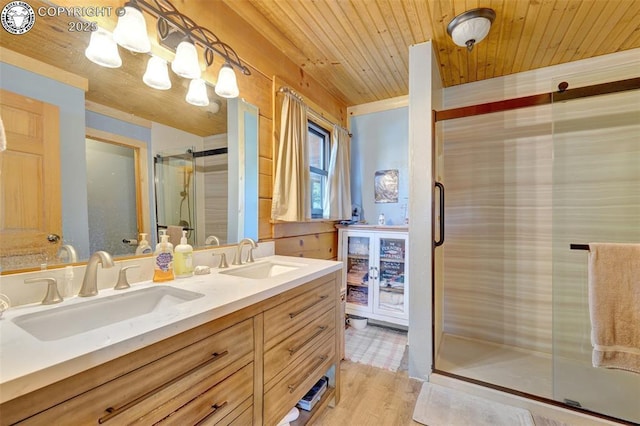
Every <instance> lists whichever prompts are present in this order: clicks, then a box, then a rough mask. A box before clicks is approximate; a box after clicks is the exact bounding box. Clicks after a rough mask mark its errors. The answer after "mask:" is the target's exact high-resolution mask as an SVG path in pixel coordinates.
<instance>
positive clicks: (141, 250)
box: [136, 233, 153, 255]
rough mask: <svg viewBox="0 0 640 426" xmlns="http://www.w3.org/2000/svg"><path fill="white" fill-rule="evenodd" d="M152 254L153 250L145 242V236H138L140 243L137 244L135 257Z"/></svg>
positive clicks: (147, 242)
mask: <svg viewBox="0 0 640 426" xmlns="http://www.w3.org/2000/svg"><path fill="white" fill-rule="evenodd" d="M151 253H153V249H152V248H151V245H150V244H149V241H147V234H144V233H141V234H140V241H139V242H138V248H136V255H138V254H151Z"/></svg>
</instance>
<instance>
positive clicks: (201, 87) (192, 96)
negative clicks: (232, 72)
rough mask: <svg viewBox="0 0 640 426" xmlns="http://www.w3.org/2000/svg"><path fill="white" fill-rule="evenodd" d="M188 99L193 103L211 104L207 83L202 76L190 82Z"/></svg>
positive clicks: (197, 104) (200, 104)
mask: <svg viewBox="0 0 640 426" xmlns="http://www.w3.org/2000/svg"><path fill="white" fill-rule="evenodd" d="M186 100H187V102H188V103H190V104H191V105H195V106H207V105H209V96H208V95H207V85H206V84H205V82H204V80H202V79H201V78H196V79H193V80H191V82H190V83H189V91H188V92H187V97H186Z"/></svg>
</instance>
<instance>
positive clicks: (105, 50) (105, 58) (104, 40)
mask: <svg viewBox="0 0 640 426" xmlns="http://www.w3.org/2000/svg"><path fill="white" fill-rule="evenodd" d="M84 56H86V57H87V59H89V60H90V61H91V62H93V63H95V64H98V65H101V66H103V67H108V68H118V67H120V66H121V65H122V59H121V58H120V53H119V52H118V45H117V44H116V42H115V41H114V40H113V36H112V35H111V33H110V32H109V31H107V30H105V29H103V28H98V30H97V31H93V32H92V33H91V40H90V41H89V46H87V48H86V49H85V51H84Z"/></svg>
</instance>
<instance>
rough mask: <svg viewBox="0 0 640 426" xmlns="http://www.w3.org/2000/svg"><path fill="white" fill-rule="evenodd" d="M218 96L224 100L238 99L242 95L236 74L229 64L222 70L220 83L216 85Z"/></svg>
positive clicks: (223, 66)
mask: <svg viewBox="0 0 640 426" xmlns="http://www.w3.org/2000/svg"><path fill="white" fill-rule="evenodd" d="M216 94H217V95H218V96H221V97H223V98H237V97H238V95H239V94H240V90H239V89H238V82H237V80H236V74H235V73H234V72H233V68H231V65H229V64H228V63H225V64H224V65H222V68H220V73H219V74H218V82H217V83H216Z"/></svg>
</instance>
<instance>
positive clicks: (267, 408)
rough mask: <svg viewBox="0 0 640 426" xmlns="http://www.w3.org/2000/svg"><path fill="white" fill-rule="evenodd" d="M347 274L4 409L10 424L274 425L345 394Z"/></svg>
mask: <svg viewBox="0 0 640 426" xmlns="http://www.w3.org/2000/svg"><path fill="white" fill-rule="evenodd" d="M338 274H339V272H336V273H331V274H328V275H326V276H324V277H321V278H319V279H316V280H313V281H311V282H309V283H306V284H303V285H301V286H299V287H296V288H294V289H292V290H289V291H287V292H284V293H281V294H279V295H277V296H274V297H271V298H269V299H267V300H265V301H263V302H260V303H257V304H255V305H252V306H249V307H247V308H245V309H242V310H239V311H237V312H234V313H232V314H230V315H227V316H225V317H223V318H219V319H216V320H214V321H211V322H209V323H206V324H204V325H201V326H199V327H196V328H194V329H191V330H188V331H186V332H183V333H181V334H179V335H176V336H173V337H170V338H168V339H165V340H163V341H160V342H158V343H155V344H153V345H150V346H147V347H145V348H143V349H140V350H138V351H136V352H133V353H131V354H128V355H125V356H123V357H120V358H117V359H114V360H112V361H109V362H107V363H105V364H102V365H99V366H97V367H94V368H92V369H90V370H87V371H85V372H82V373H79V374H77V375H75V376H72V377H69V378H67V379H64V380H62V381H60V382H57V383H54V384H52V385H49V386H47V387H45V388H42V389H39V390H36V391H34V392H31V393H29V394H26V395H23V396H21V397H19V398H16V399H13V400H10V401H7V402H5V403H4V404H2V405H0V424H1V425H11V424H20V425H52V424H61V425H66V424H70V425H71V424H73V425H84V424H94V425H95V424H105V425H109V424H111V425H121V424H140V425H151V424H159V425H174V424H175V425H186V424H199V425H214V424H225V425H227V424H229V425H231V424H234V425H248V424H254V425H261V424H264V425H272V424H273V425H275V424H277V423H278V421H279V420H281V419H282V418H283V417H284V416H285V415H286V414H287V413H288V412H289V410H290V409H291V408H292V407H294V406H295V404H296V402H297V401H298V400H299V399H300V398H302V396H304V394H305V393H306V392H307V391H308V390H309V389H310V388H311V387H312V386H313V384H315V383H316V381H318V380H319V379H320V378H321V377H322V376H325V375H328V376H329V377H330V389H329V390H328V391H327V393H326V394H325V396H324V397H323V398H322V401H321V402H320V403H319V404H318V406H317V407H316V408H315V409H314V410H313V411H312V412H301V413H302V415H301V419H300V420H299V421H298V422H297V424H304V423H305V422H306V421H308V420H309V419H310V418H312V417H313V416H315V415H316V414H317V413H318V412H319V411H320V410H322V409H323V408H324V407H326V406H327V404H328V403H329V402H334V403H337V402H338V400H339V396H340V393H339V373H340V372H339V364H338V362H339V356H338V354H339V350H338V341H337V337H336V336H337V334H336V329H337V327H338V326H339V324H340V318H339V316H338V315H337V314H336V313H337V312H339V303H338V294H339V280H338V277H339V275H338Z"/></svg>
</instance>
